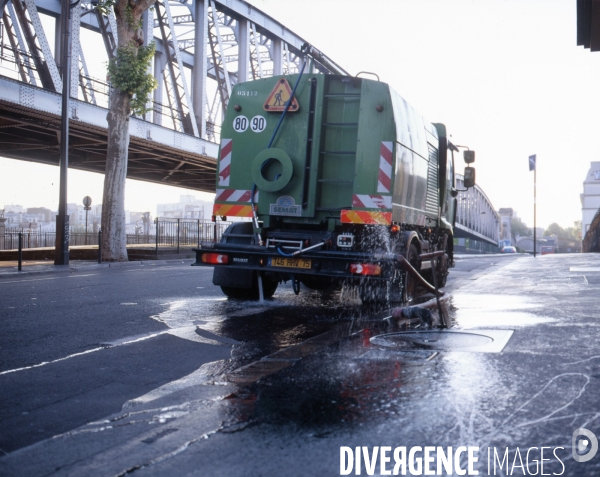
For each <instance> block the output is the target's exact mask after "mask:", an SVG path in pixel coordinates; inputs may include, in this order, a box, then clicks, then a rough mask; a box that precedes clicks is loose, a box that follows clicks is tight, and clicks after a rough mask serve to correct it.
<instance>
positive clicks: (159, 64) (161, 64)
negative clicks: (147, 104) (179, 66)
mask: <svg viewBox="0 0 600 477" xmlns="http://www.w3.org/2000/svg"><path fill="white" fill-rule="evenodd" d="M165 61H166V60H165V55H163V54H162V53H160V52H158V51H157V52H156V53H155V54H154V77H155V78H156V81H157V82H158V88H156V89H155V90H154V102H155V103H156V104H155V105H154V108H155V109H154V111H153V113H152V122H153V123H154V124H158V125H159V126H162V104H163V86H164V82H165V73H164V71H165Z"/></svg>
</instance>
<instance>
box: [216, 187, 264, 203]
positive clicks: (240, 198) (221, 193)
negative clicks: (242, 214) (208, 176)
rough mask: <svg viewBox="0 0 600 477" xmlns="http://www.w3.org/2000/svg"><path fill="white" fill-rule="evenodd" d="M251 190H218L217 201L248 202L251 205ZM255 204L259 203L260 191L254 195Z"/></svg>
mask: <svg viewBox="0 0 600 477" xmlns="http://www.w3.org/2000/svg"><path fill="white" fill-rule="evenodd" d="M251 197H252V191H251V190H239V189H217V194H216V196H215V200H218V201H220V202H247V203H248V204H249V203H250V198H251ZM254 202H258V191H257V192H256V194H255V195H254Z"/></svg>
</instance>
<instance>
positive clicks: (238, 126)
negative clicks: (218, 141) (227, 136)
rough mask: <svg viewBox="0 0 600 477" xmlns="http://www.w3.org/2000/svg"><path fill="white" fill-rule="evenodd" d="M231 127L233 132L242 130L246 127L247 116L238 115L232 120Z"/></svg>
mask: <svg viewBox="0 0 600 477" xmlns="http://www.w3.org/2000/svg"><path fill="white" fill-rule="evenodd" d="M233 129H235V132H239V133H241V132H244V131H245V130H246V129H248V118H247V117H246V116H238V117H236V118H235V119H234V120H233Z"/></svg>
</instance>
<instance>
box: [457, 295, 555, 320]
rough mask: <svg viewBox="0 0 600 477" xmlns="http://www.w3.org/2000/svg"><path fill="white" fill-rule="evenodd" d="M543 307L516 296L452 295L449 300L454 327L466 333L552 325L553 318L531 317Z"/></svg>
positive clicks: (527, 298)
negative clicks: (471, 330)
mask: <svg viewBox="0 0 600 477" xmlns="http://www.w3.org/2000/svg"><path fill="white" fill-rule="evenodd" d="M547 300H554V298H547ZM546 305H547V303H545V304H543V303H536V302H535V301H534V300H532V299H530V298H529V297H524V296H517V295H489V294H488V295H471V294H468V293H464V294H463V293H456V294H455V295H453V296H452V298H451V307H452V309H453V315H454V318H455V320H456V324H457V325H458V326H460V327H461V328H468V329H471V328H480V327H491V326H509V327H511V328H514V327H520V326H534V325H539V324H542V323H553V322H556V321H557V320H556V319H555V318H551V317H549V316H545V315H537V314H535V311H536V310H541V309H543V308H544V307H545V306H546Z"/></svg>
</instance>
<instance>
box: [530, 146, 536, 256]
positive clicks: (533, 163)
mask: <svg viewBox="0 0 600 477" xmlns="http://www.w3.org/2000/svg"><path fill="white" fill-rule="evenodd" d="M529 170H530V171H533V258H535V254H536V248H537V230H536V228H537V222H536V206H537V204H536V184H537V167H536V155H535V154H533V155H532V156H529Z"/></svg>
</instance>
